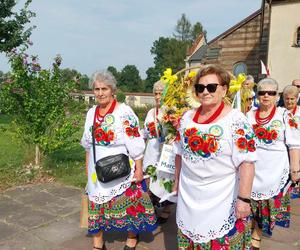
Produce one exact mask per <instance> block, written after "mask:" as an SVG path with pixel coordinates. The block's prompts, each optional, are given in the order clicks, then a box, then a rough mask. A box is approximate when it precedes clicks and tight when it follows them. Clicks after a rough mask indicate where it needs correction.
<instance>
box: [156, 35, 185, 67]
mask: <svg viewBox="0 0 300 250" xmlns="http://www.w3.org/2000/svg"><path fill="white" fill-rule="evenodd" d="M187 47H188V42H185V41H179V40H177V39H175V38H165V37H160V38H159V39H158V40H156V41H154V43H153V46H152V48H151V50H150V52H151V54H152V55H154V65H155V69H156V70H157V71H158V72H161V73H162V72H163V71H164V70H165V69H166V68H172V69H173V72H176V71H178V70H180V69H182V68H183V67H184V66H185V63H184V59H185V57H186V51H187Z"/></svg>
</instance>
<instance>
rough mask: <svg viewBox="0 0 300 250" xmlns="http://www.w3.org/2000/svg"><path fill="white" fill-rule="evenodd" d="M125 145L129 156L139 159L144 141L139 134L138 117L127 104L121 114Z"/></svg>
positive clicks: (142, 153)
mask: <svg viewBox="0 0 300 250" xmlns="http://www.w3.org/2000/svg"><path fill="white" fill-rule="evenodd" d="M121 122H122V126H123V133H124V138H125V146H126V149H127V151H128V153H129V156H130V157H131V158H132V159H133V160H139V159H141V158H143V156H144V149H145V142H144V139H143V137H142V136H141V131H140V126H139V120H138V117H137V116H136V115H135V113H134V112H133V110H132V109H131V108H130V107H129V106H127V105H126V106H125V110H124V113H123V114H122V116H121Z"/></svg>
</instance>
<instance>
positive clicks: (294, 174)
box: [291, 171, 300, 183]
mask: <svg viewBox="0 0 300 250" xmlns="http://www.w3.org/2000/svg"><path fill="white" fill-rule="evenodd" d="M291 179H292V182H294V183H295V182H297V181H299V179H300V172H299V171H295V172H291Z"/></svg>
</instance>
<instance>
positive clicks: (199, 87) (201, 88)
mask: <svg viewBox="0 0 300 250" xmlns="http://www.w3.org/2000/svg"><path fill="white" fill-rule="evenodd" d="M218 85H220V84H218V83H209V84H207V85H206V86H205V85H203V84H199V83H196V84H195V91H196V93H203V92H204V90H205V89H207V91H208V92H209V93H215V92H216V90H217V88H218Z"/></svg>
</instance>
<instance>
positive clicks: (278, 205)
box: [274, 199, 281, 208]
mask: <svg viewBox="0 0 300 250" xmlns="http://www.w3.org/2000/svg"><path fill="white" fill-rule="evenodd" d="M274 206H275V207H276V208H280V206H281V201H280V199H275V200H274Z"/></svg>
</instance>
